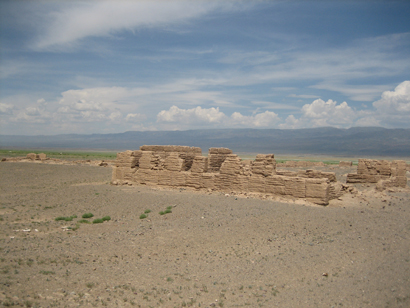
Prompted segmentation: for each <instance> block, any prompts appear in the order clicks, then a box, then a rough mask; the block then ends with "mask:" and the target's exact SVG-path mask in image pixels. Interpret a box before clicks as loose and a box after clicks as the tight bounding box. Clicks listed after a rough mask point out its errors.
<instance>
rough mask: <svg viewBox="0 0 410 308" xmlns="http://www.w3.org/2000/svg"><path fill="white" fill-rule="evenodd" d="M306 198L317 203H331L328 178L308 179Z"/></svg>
mask: <svg viewBox="0 0 410 308" xmlns="http://www.w3.org/2000/svg"><path fill="white" fill-rule="evenodd" d="M305 186H306V199H307V200H309V201H311V202H314V203H316V204H321V205H327V204H329V188H330V187H329V181H328V179H306V182H305Z"/></svg>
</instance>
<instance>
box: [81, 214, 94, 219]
mask: <svg viewBox="0 0 410 308" xmlns="http://www.w3.org/2000/svg"><path fill="white" fill-rule="evenodd" d="M91 217H94V214H93V213H85V214H83V216H82V218H91Z"/></svg>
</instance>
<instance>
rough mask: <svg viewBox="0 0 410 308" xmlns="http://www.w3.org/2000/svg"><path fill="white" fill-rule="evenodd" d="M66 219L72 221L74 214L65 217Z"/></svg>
mask: <svg viewBox="0 0 410 308" xmlns="http://www.w3.org/2000/svg"><path fill="white" fill-rule="evenodd" d="M64 220H65V221H72V220H73V217H72V216H70V217H64Z"/></svg>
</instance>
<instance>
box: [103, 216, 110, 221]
mask: <svg viewBox="0 0 410 308" xmlns="http://www.w3.org/2000/svg"><path fill="white" fill-rule="evenodd" d="M102 220H104V221H109V220H111V217H110V216H104V217H103V218H102Z"/></svg>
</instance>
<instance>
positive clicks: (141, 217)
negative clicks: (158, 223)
mask: <svg viewBox="0 0 410 308" xmlns="http://www.w3.org/2000/svg"><path fill="white" fill-rule="evenodd" d="M147 217H148V216H147V215H145V214H141V215H140V219H144V218H147Z"/></svg>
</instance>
